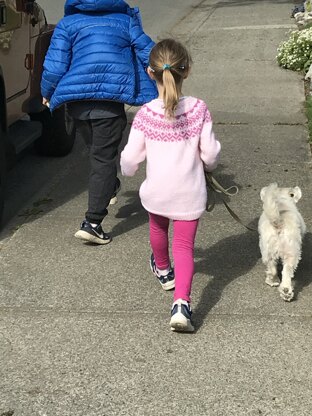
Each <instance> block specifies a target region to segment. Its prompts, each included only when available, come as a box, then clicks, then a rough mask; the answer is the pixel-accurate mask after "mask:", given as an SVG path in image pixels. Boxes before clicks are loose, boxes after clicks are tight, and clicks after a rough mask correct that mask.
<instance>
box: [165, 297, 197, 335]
mask: <svg viewBox="0 0 312 416" xmlns="http://www.w3.org/2000/svg"><path fill="white" fill-rule="evenodd" d="M191 317H192V310H191V306H190V304H189V303H188V302H187V301H186V300H183V299H177V300H176V301H175V302H174V303H173V305H172V309H171V319H170V327H171V331H177V332H193V331H194V326H193V323H192V319H191Z"/></svg>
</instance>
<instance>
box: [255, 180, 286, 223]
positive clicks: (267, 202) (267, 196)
mask: <svg viewBox="0 0 312 416" xmlns="http://www.w3.org/2000/svg"><path fill="white" fill-rule="evenodd" d="M260 196H261V200H262V201H263V211H264V212H265V214H266V216H267V217H268V219H269V221H270V222H271V223H272V224H273V225H274V226H278V225H279V224H280V223H281V221H282V219H281V215H280V212H279V207H278V199H277V184H276V183H271V185H269V186H266V187H265V188H262V189H261V193H260Z"/></svg>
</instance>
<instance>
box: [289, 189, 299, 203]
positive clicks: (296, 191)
mask: <svg viewBox="0 0 312 416" xmlns="http://www.w3.org/2000/svg"><path fill="white" fill-rule="evenodd" d="M289 195H290V196H291V197H292V198H294V201H295V202H296V203H297V202H298V201H299V199H300V198H301V197H302V192H301V189H300V188H299V186H295V187H294V188H293V189H292V190H291V191H290V193H289Z"/></svg>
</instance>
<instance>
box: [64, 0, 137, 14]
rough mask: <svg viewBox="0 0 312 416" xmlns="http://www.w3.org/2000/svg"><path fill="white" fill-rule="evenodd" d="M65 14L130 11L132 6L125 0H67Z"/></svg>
mask: <svg viewBox="0 0 312 416" xmlns="http://www.w3.org/2000/svg"><path fill="white" fill-rule="evenodd" d="M64 11H65V16H68V15H70V14H75V13H79V12H114V13H129V11H130V7H129V5H128V4H127V3H126V2H125V1H124V0H66V3H65V6H64Z"/></svg>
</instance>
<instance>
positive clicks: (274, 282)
mask: <svg viewBox="0 0 312 416" xmlns="http://www.w3.org/2000/svg"><path fill="white" fill-rule="evenodd" d="M265 283H266V284H267V285H269V286H271V287H274V286H279V285H280V283H281V282H280V279H279V277H278V276H272V275H271V274H270V275H267V277H266V279H265Z"/></svg>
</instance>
